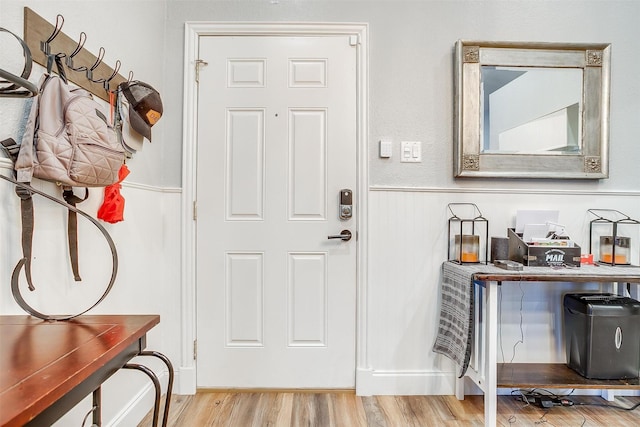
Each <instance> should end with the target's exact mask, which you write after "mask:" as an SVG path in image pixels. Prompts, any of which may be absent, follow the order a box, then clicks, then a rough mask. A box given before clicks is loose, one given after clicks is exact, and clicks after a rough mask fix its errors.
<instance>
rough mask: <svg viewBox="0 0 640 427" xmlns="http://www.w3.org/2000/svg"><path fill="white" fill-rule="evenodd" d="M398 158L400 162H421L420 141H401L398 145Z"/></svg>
mask: <svg viewBox="0 0 640 427" xmlns="http://www.w3.org/2000/svg"><path fill="white" fill-rule="evenodd" d="M400 156H401V157H400V161H401V162H410V163H418V162H421V161H422V143H421V142H420V141H402V142H401V143H400Z"/></svg>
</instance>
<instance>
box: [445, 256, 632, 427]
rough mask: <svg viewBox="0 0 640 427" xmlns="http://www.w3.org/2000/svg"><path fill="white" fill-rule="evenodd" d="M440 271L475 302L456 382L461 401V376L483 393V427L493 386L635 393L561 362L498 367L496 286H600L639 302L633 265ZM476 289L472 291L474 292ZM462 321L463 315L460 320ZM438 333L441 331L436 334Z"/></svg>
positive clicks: (492, 406) (492, 405)
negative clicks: (467, 353)
mask: <svg viewBox="0 0 640 427" xmlns="http://www.w3.org/2000/svg"><path fill="white" fill-rule="evenodd" d="M445 264H446V265H445V271H447V270H448V271H449V272H454V273H455V274H458V275H459V276H458V277H468V278H469V281H468V282H467V283H466V286H468V287H469V288H471V290H472V292H471V296H473V298H474V300H475V301H476V302H475V303H474V304H471V310H470V311H471V313H468V314H469V315H471V316H472V318H473V319H472V320H471V322H472V323H473V331H472V333H473V336H472V340H471V341H472V342H470V343H468V345H469V346H471V349H470V350H471V354H472V357H471V363H469V367H468V368H466V367H465V369H463V375H462V376H461V377H460V378H458V380H457V382H456V396H457V397H458V399H461V400H462V399H464V378H465V377H469V378H470V379H471V380H473V382H474V383H475V384H477V385H478V387H479V388H480V389H481V390H482V391H483V392H484V412H485V426H488V427H489V426H495V425H496V421H497V416H496V411H497V389H498V388H576V389H601V390H619V389H633V390H640V380H639V379H638V378H635V379H630V380H612V381H608V380H590V379H587V378H584V377H582V376H580V375H578V374H577V373H575V372H574V371H573V370H572V369H570V368H568V367H567V366H566V365H565V364H560V363H556V364H554V363H551V364H545V363H541V364H539V363H536V364H527V363H509V364H499V363H497V356H498V344H499V343H498V288H499V286H509V285H513V284H516V285H517V283H518V282H520V281H528V282H570V283H590V282H595V283H600V284H601V285H600V286H601V290H602V291H605V292H612V293H617V294H620V295H622V294H626V295H628V296H631V297H632V298H634V299H639V298H640V268H638V267H633V266H615V267H611V266H602V265H601V266H581V267H579V268H558V269H556V268H549V267H524V270H523V271H509V270H503V269H500V268H497V267H495V266H493V265H481V264H475V265H470V264H466V265H458V264H455V263H452V262H447V263H445ZM473 290H475V291H476V292H473ZM474 294H475V295H474ZM463 317H464V316H463ZM439 333H440V332H439Z"/></svg>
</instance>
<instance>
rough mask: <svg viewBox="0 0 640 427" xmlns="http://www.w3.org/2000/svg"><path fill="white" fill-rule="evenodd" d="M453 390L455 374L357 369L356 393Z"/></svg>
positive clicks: (440, 393) (451, 392) (404, 393)
mask: <svg viewBox="0 0 640 427" xmlns="http://www.w3.org/2000/svg"><path fill="white" fill-rule="evenodd" d="M454 392H455V376H454V375H453V374H452V373H451V372H439V371H436V372H434V371H382V370H372V369H358V370H357V372H356V394H357V395H358V396H375V395H378V396H380V395H398V396H413V395H450V394H451V395H452V394H454Z"/></svg>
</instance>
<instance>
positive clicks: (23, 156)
mask: <svg viewBox="0 0 640 427" xmlns="http://www.w3.org/2000/svg"><path fill="white" fill-rule="evenodd" d="M38 87H39V88H40V91H39V94H38V96H37V97H36V98H35V99H34V101H33V104H32V107H31V112H30V114H29V120H28V122H27V126H26V130H25V133H24V136H23V138H22V143H21V144H20V152H19V153H18V158H17V160H16V164H15V169H16V173H17V176H16V178H17V180H18V181H20V182H31V178H32V177H36V178H40V179H44V180H47V181H52V182H55V183H57V184H58V185H62V186H79V187H104V186H107V185H111V184H114V183H115V182H117V181H118V171H119V170H120V167H121V166H122V164H123V163H124V160H125V152H124V148H123V147H122V144H120V142H119V140H118V136H117V133H116V131H115V130H114V129H113V128H112V127H111V126H110V125H109V123H108V122H107V118H106V117H105V115H104V114H103V113H102V112H101V111H100V106H99V105H98V104H97V103H96V102H95V101H94V100H93V97H92V95H91V93H89V92H87V91H85V90H84V89H81V88H74V87H72V86H69V85H68V84H67V83H66V82H65V81H64V80H63V78H61V77H59V76H56V75H52V74H45V75H43V76H42V78H41V80H40V84H39V85H38Z"/></svg>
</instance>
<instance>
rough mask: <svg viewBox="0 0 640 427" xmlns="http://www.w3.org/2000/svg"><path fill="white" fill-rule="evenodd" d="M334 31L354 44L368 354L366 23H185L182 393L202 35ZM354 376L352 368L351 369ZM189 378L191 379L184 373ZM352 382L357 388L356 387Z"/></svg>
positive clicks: (361, 323)
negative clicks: (198, 67)
mask: <svg viewBox="0 0 640 427" xmlns="http://www.w3.org/2000/svg"><path fill="white" fill-rule="evenodd" d="M242 35H251V36H301V37H304V36H319V37H321V36H338V35H348V36H350V37H352V39H353V40H354V42H356V43H357V44H356V45H357V54H356V55H357V58H356V61H357V83H356V85H357V88H356V89H357V107H356V108H357V121H358V123H357V153H358V154H357V156H358V159H357V162H358V165H357V168H358V171H357V173H358V175H357V176H358V184H357V185H358V187H357V198H356V203H357V205H358V209H357V215H358V234H357V236H358V238H357V251H358V256H357V285H356V286H357V295H358V299H357V303H356V304H357V307H356V310H357V316H358V317H357V326H356V327H357V337H356V341H357V342H356V348H357V356H356V358H357V360H356V366H357V367H358V368H361V367H366V366H367V365H368V358H367V339H366V337H367V331H366V327H367V271H368V268H367V254H368V240H367V236H368V233H367V224H368V210H367V203H368V193H369V188H368V183H369V176H368V140H367V138H368V94H367V91H368V25H367V24H366V23H339V22H331V23H306V22H305V23H300V22H186V23H185V56H184V100H183V103H184V110H183V123H184V126H183V142H184V143H183V155H182V220H181V221H182V260H181V261H182V277H181V282H182V283H181V288H182V291H181V294H182V307H181V310H182V320H181V322H182V325H181V330H182V341H181V348H182V354H181V358H182V360H181V365H180V368H179V369H180V376H181V381H180V390H178V391H177V392H178V393H180V394H193V393H195V392H196V386H197V377H196V362H195V360H194V351H193V348H194V345H193V343H194V341H195V339H196V274H195V272H196V224H195V221H194V219H193V218H194V204H195V201H196V154H197V105H198V88H197V82H196V71H195V70H196V67H195V65H196V61H197V60H198V59H199V58H198V52H199V39H200V37H202V36H242ZM354 375H355V373H354ZM187 377H189V378H187ZM358 387H359V386H358V383H357V381H356V391H357V389H358Z"/></svg>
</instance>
